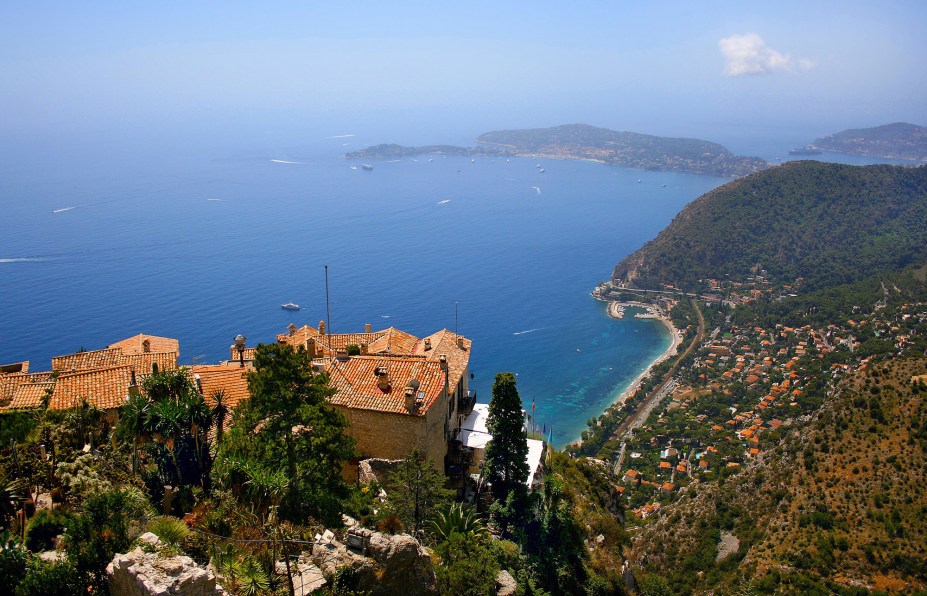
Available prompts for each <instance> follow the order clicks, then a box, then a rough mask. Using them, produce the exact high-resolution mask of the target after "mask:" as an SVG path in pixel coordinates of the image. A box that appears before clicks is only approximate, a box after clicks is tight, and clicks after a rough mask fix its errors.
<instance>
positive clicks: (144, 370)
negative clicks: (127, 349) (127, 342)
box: [124, 352, 177, 382]
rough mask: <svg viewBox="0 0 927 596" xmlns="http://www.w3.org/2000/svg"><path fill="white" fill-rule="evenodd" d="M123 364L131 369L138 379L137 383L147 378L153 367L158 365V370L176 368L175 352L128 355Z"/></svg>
mask: <svg viewBox="0 0 927 596" xmlns="http://www.w3.org/2000/svg"><path fill="white" fill-rule="evenodd" d="M124 362H125V363H126V364H127V365H128V366H130V367H132V370H133V371H135V374H136V376H137V377H138V382H141V381H142V379H144V378H145V377H147V376H148V375H150V374H151V373H152V371H153V370H154V368H153V367H154V365H155V364H157V365H158V370H159V371H161V372H163V371H165V370H174V369H175V368H177V352H148V353H143V354H129V355H127V356H125V357H124Z"/></svg>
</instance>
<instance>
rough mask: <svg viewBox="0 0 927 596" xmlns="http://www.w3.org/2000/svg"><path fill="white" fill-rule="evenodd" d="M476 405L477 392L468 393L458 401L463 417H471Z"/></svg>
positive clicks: (458, 407)
mask: <svg viewBox="0 0 927 596" xmlns="http://www.w3.org/2000/svg"><path fill="white" fill-rule="evenodd" d="M475 405H476V391H467V393H466V394H464V395H461V396H460V397H459V398H458V399H457V409H458V410H459V411H460V413H461V414H462V415H463V416H469V415H470V412H472V411H473V406H475Z"/></svg>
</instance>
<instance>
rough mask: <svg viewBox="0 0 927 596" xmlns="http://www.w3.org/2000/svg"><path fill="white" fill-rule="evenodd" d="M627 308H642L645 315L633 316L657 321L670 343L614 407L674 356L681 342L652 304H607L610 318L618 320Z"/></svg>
mask: <svg viewBox="0 0 927 596" xmlns="http://www.w3.org/2000/svg"><path fill="white" fill-rule="evenodd" d="M627 307H631V308H642V309H644V310H645V311H646V314H643V315H634V316H636V317H638V318H646V319H657V320H659V321H660V322H661V323H663V324H664V325H665V326H666V328H667V330H669V332H670V337H671V338H672V341H671V342H670V345H669V347H667V348H666V351H665V352H663V353H662V354H660V356H658V357H657V358H656V359H654V361H653V362H651V363H650V365H649V366H647V368H645V369H644V370H643V371H642V372H641V374H639V375H638V376H637V377H636V378H635V379H634V381H632V382H631V384H630V385H628V388H627V389H625V390H624V391H623V392H622V393H621V395H619V396H618V397H617V398H616V399H615V401H614V404H616V405H621V404H623V403H624V402H625V400H627V399H628V397H629V396H631V395H632V394H633V393H634V392H635V391H637V388H638V387H639V386H640V383H641V380H643V378H644V377H646V376H647V375H648V374H650V371H651V370H653V367H654V366H656V365H658V364H660V363H661V362H663V361H664V360H666V359H667V358H670V357H672V356H675V355H676V354H677V353H678V349H679V344H680V343H681V342H682V338H681V337H680V334H679V330H678V329H676V327H675V326H674V325H673V322H672V321H671V320H670V319H669V317H667V316H665V315H663V314H662V313H661V312H660V311H659V309H658V308H657V307H655V306H654V305H653V304H645V303H643V302H609V303H608V315H609V316H611V317H614V318H617V319H620V318H622V317H624V310H625V308H627Z"/></svg>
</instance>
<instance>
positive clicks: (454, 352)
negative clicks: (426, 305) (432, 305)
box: [415, 329, 473, 389]
mask: <svg viewBox="0 0 927 596" xmlns="http://www.w3.org/2000/svg"><path fill="white" fill-rule="evenodd" d="M458 339H459V340H460V341H459V343H458ZM429 344H430V345H431V348H430V349H427V348H426V346H428V345H429ZM472 345H473V342H472V341H470V340H469V339H467V338H466V337H464V336H462V335H460V336H458V335H457V334H455V333H453V332H451V331H449V330H447V329H442V330H441V331H438V332H437V333H433V334H431V335H429V336H428V337H426V338H424V339H423V340H422V341H421V342H419V343H418V344H417V345H416V347H415V354H422V355H424V356H425V358H427V359H428V360H430V361H432V362H438V361H439V360H440V358H441V354H444V355H446V356H447V365H448V373H449V376H448V384H449V386H450V387H451V388H452V389H453V388H454V387H456V386H457V384H458V383H459V382H460V378H461V377H462V376H463V375H464V374H465V373H466V371H467V364H469V362H470V348H471V346H472Z"/></svg>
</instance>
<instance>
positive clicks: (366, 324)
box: [364, 323, 370, 333]
mask: <svg viewBox="0 0 927 596" xmlns="http://www.w3.org/2000/svg"><path fill="white" fill-rule="evenodd" d="M364 333H370V323H365V324H364Z"/></svg>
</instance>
